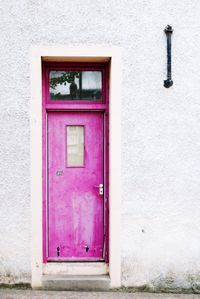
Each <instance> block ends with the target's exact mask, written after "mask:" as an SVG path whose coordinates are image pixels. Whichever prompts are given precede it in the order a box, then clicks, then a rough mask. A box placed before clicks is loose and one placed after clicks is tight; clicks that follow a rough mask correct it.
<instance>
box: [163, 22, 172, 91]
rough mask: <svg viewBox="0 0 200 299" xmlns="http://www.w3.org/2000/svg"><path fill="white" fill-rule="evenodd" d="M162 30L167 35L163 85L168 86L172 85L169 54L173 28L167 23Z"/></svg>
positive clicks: (170, 55)
mask: <svg viewBox="0 0 200 299" xmlns="http://www.w3.org/2000/svg"><path fill="white" fill-rule="evenodd" d="M164 32H165V34H166V37H167V80H164V87H166V88H169V87H171V86H172V85H173V81H172V66H171V64H172V58H171V57H172V54H171V46H172V45H171V35H172V32H173V29H172V27H171V26H170V25H167V27H166V28H165V29H164Z"/></svg>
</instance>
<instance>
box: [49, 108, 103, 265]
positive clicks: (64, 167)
mask: <svg viewBox="0 0 200 299" xmlns="http://www.w3.org/2000/svg"><path fill="white" fill-rule="evenodd" d="M103 144H104V140H103V113H101V112H49V113H48V164H49V167H48V188H49V190H48V259H49V260H75V261H76V260H88V261H90V260H102V259H103V258H104V256H103V247H104V237H103V236H104V221H103V219H104V197H103V179H104V178H103V168H104V161H103V148H104V145H103Z"/></svg>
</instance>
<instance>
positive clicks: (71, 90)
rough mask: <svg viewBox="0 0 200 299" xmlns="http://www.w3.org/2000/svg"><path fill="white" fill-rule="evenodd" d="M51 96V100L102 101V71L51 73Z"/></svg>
mask: <svg viewBox="0 0 200 299" xmlns="http://www.w3.org/2000/svg"><path fill="white" fill-rule="evenodd" d="M49 94H50V99H51V100H91V101H99V100H101V99H102V72H101V71H80V72H77V71H50V74H49Z"/></svg>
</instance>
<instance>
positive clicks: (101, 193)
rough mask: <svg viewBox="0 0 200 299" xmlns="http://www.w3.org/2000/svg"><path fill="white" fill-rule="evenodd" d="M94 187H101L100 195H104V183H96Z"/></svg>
mask: <svg viewBox="0 0 200 299" xmlns="http://www.w3.org/2000/svg"><path fill="white" fill-rule="evenodd" d="M94 187H96V188H98V189H99V195H103V184H99V185H95V186H94Z"/></svg>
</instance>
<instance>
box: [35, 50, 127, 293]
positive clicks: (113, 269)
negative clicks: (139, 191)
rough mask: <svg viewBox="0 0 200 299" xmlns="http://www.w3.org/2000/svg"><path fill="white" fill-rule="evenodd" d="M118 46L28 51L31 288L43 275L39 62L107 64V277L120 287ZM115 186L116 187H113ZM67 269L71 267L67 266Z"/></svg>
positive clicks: (43, 137) (41, 137)
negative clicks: (108, 84) (29, 77)
mask: <svg viewBox="0 0 200 299" xmlns="http://www.w3.org/2000/svg"><path fill="white" fill-rule="evenodd" d="M120 56H121V55H120V49H119V48H117V47H110V48H106V47H99V46H98V45H96V46H95V47H85V46H83V45H81V46H79V47H72V48H69V47H65V46H58V47H41V46H34V47H33V48H32V49H31V109H30V116H31V121H30V122H31V216H32V228H31V241H32V242H31V269H32V287H33V288H40V287H41V285H42V274H43V266H44V262H43V225H42V222H43V215H42V211H43V209H42V207H43V201H44V197H43V192H42V165H43V163H44V162H46V161H43V159H44V157H43V155H42V142H43V140H44V139H45V136H44V132H43V130H42V113H43V111H42V61H59V62H91V63H92V62H94V63H97V62H107V61H110V88H109V104H110V107H109V113H110V117H109V142H110V145H109V275H110V279H111V287H113V288H114V287H120V286H121V258H120V251H121V250H120V214H121V210H120V201H121V187H120V183H121V175H120V166H121V163H120V161H121V124H120V122H121V121H120V120H121V117H120V111H121V107H120V86H121V78H120V77H121V67H120V64H121V59H120ZM116 186H117V188H116ZM69 267H70V265H69Z"/></svg>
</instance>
